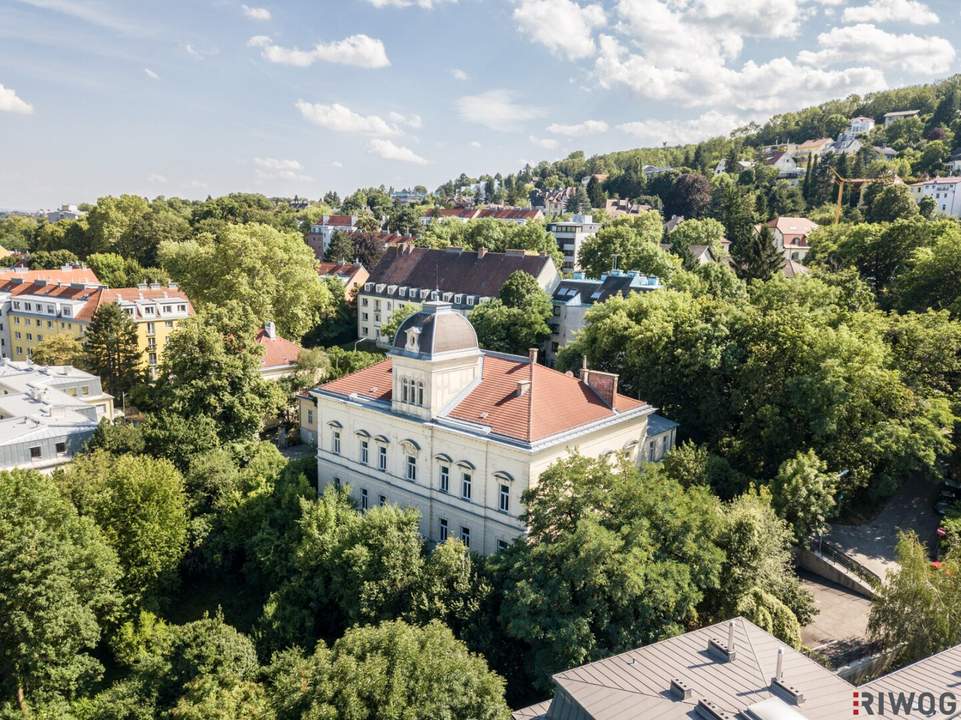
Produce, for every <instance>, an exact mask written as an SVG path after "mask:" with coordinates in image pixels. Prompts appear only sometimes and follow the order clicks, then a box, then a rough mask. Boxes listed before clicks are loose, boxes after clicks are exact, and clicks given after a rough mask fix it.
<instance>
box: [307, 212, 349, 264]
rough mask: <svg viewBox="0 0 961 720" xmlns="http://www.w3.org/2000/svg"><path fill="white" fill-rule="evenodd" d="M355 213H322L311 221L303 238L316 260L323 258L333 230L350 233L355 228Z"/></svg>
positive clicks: (332, 235)
mask: <svg viewBox="0 0 961 720" xmlns="http://www.w3.org/2000/svg"><path fill="white" fill-rule="evenodd" d="M357 229H358V228H357V216H356V215H324V216H323V217H322V218H321V219H320V222H319V223H313V224H311V226H310V231H309V232H308V233H307V237H306V238H305V239H306V241H307V244H308V245H310V247H311V249H312V250H313V251H314V255H316V256H317V259H318V260H323V259H324V256H325V255H326V254H327V248H329V247H330V241H331V239H332V238H333V237H334V233H335V232H344V233H352V232H354V231H355V230H357Z"/></svg>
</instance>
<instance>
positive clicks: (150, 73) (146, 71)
mask: <svg viewBox="0 0 961 720" xmlns="http://www.w3.org/2000/svg"><path fill="white" fill-rule="evenodd" d="M143 72H144V75H146V76H147V77H148V78H150V79H151V80H159V79H160V76H159V75H158V74H157V73H155V72H154V71H153V70H151V69H150V68H144V69H143Z"/></svg>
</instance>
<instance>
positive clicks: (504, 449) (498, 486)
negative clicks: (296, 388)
mask: <svg viewBox="0 0 961 720" xmlns="http://www.w3.org/2000/svg"><path fill="white" fill-rule="evenodd" d="M443 313H449V314H448V315H447V316H446V317H447V318H450V313H451V310H450V308H449V307H447V306H445V305H444V304H443V303H435V304H433V305H432V306H429V307H427V308H425V310H424V311H423V312H422V313H419V314H418V316H415V317H414V318H412V319H411V320H410V321H408V322H409V323H410V325H408V323H405V324H404V325H403V326H402V328H401V331H399V333H398V337H399V338H406V340H403V339H401V340H398V341H397V343H400V345H398V344H397V343H395V346H394V348H393V349H392V350H391V353H390V358H391V359H390V363H391V364H390V367H389V368H388V367H387V366H386V363H384V364H383V366H374V367H373V368H368V369H366V370H363V371H360V372H359V373H356V374H355V375H353V376H348V377H347V378H342V379H341V380H338V381H334V382H333V383H330V384H328V385H325V386H321V387H319V388H316V389H314V390H313V391H311V393H310V395H311V396H312V397H313V399H314V401H315V403H316V405H315V407H313V408H311V407H310V405H309V404H307V403H303V404H302V405H301V407H302V412H309V413H311V417H309V423H308V424H311V423H312V424H313V425H314V426H315V428H316V430H315V431H314V432H313V433H311V435H312V437H313V438H315V440H316V443H317V469H318V485H319V489H320V490H323V488H324V487H325V486H327V485H330V484H334V485H336V486H349V488H350V490H349V491H350V496H351V497H352V498H353V500H354V501H355V502H356V503H357V505H358V507H359V508H360V509H361V510H364V509H367V508H371V507H373V506H374V505H377V504H387V503H390V504H394V505H400V506H404V507H413V508H416V509H417V510H418V511H419V513H420V517H421V526H420V530H421V533H422V534H423V535H424V536H425V537H426V538H428V539H429V540H431V541H433V542H443V541H444V540H445V539H446V538H448V537H458V538H460V539H461V540H462V541H464V542H465V543H466V544H468V545H469V546H470V548H471V549H472V550H473V551H475V552H479V553H482V554H490V553H494V552H497V551H498V550H500V549H503V548H504V547H506V546H507V545H508V544H510V543H511V542H513V541H514V540H516V539H517V538H519V537H521V536H522V535H523V534H524V533H525V531H526V526H525V523H524V521H523V519H522V517H523V515H524V512H525V508H524V505H523V503H522V501H521V497H522V495H523V494H524V492H525V491H526V490H528V489H529V488H531V487H533V486H535V485H536V483H537V480H538V477H539V476H540V475H541V473H543V472H544V471H545V470H547V468H548V467H550V466H551V465H552V464H553V463H554V462H556V461H558V460H561V459H563V458H565V457H567V456H569V455H570V454H571V453H574V452H577V453H580V454H581V455H584V456H588V457H604V456H608V455H611V454H615V453H616V454H623V455H624V456H626V457H628V458H629V459H630V460H631V461H633V462H636V463H640V462H644V461H646V459H647V458H646V455H645V452H644V448H646V447H647V446H648V437H647V428H648V418H649V417H650V416H651V415H652V414H653V412H654V408H652V407H651V406H650V405H648V404H646V403H642V402H638V401H631V400H628V399H625V398H623V396H617V395H616V377H614V376H610V375H607V374H605V373H594V375H596V376H600V377H599V378H598V380H597V381H594V380H593V379H592V375H591V374H592V373H593V371H589V370H584V371H582V375H581V380H580V381H578V380H576V379H574V378H571V377H567V376H564V375H562V374H561V373H556V372H554V371H552V370H548V369H547V368H544V367H543V366H537V365H536V353H535V354H534V355H533V357H532V358H520V357H517V356H508V355H501V354H497V353H489V352H481V351H480V350H479V349H478V348H477V346H476V336H474V339H473V341H472V345H471V343H468V344H466V345H458V346H456V347H454V348H453V349H451V350H444V351H441V352H436V353H432V352H428V351H425V350H423V349H422V348H419V345H418V343H423V342H425V340H424V337H428V338H429V337H431V335H430V333H433V342H434V345H435V346H439V347H444V348H446V347H449V346H450V343H449V342H447V341H446V340H442V341H438V339H437V326H436V325H435V326H434V329H433V330H429V329H426V328H425V329H422V328H423V327H424V326H423V324H422V323H423V322H424V320H423V319H424V317H425V316H430V315H432V314H434V315H435V316H436V317H440V316H441V315H442V314H443ZM438 322H439V321H438ZM459 322H460V323H463V325H466V326H467V329H466V330H461V329H457V328H455V330H456V332H458V333H465V332H466V333H469V334H470V335H473V330H472V329H470V326H469V324H468V323H467V322H466V321H465V320H460V321H459ZM454 324H455V325H456V323H454ZM448 327H449V325H448ZM422 333H423V335H422ZM426 342H428V343H429V342H431V341H430V340H429V339H428V340H427V341H426ZM405 343H406V344H405ZM545 374H546V375H545ZM612 378H613V380H612ZM594 382H597V383H598V384H597V385H594V384H592V383H594ZM385 383H386V385H384V384H385ZM579 383H580V384H579ZM611 383H613V385H612V384H611ZM378 385H383V386H378ZM572 385H573V386H576V388H577V389H576V392H575V393H574V394H573V395H572V394H571V393H569V392H568V391H570V389H571V386H572ZM584 385H587V386H589V387H583V386H584ZM595 387H597V388H598V389H597V390H596V391H595V390H592V389H590V388H595ZM605 387H607V388H608V389H610V388H611V387H613V388H615V394H614V396H609V397H616V398H619V399H616V400H611V403H613V404H616V405H617V407H618V408H619V410H618V411H614V410H613V409H603V408H607V407H610V406H608V405H602V404H599V403H598V399H597V398H598V397H601V396H602V395H603V394H604V388H605ZM388 388H390V397H389V398H388V397H387V395H386V391H387V389H388ZM479 388H480V389H479ZM475 391H476V393H475ZM562 392H563V393H565V398H566V399H567V401H568V402H567V403H565V405H564V407H565V412H566V413H577V412H582V411H583V410H584V408H579V407H577V406H576V404H575V405H574V406H572V405H571V404H570V399H571V397H572V396H573V397H577V398H584V397H585V396H584V393H585V392H586V393H588V394H589V395H590V397H593V398H594V399H593V400H589V399H583V400H582V401H581V402H583V405H584V406H587V407H588V408H589V410H590V413H589V414H588V415H586V416H587V417H590V418H591V419H590V420H587V421H584V422H583V423H580V424H578V423H577V422H571V423H567V424H564V425H563V429H562V430H561V431H559V432H556V433H553V434H549V435H547V436H545V437H538V438H535V439H527V440H525V439H521V437H520V436H519V435H518V434H517V432H515V431H514V430H512V428H515V429H516V424H514V423H510V424H508V425H507V426H505V425H504V423H503V422H502V419H501V417H500V416H498V417H492V416H494V415H496V414H497V413H498V411H499V410H501V409H502V408H503V407H504V406H505V404H506V403H509V402H514V403H515V405H514V406H513V407H514V408H517V407H527V406H528V405H529V407H530V408H531V409H530V411H529V412H530V414H529V415H528V416H527V419H526V422H527V423H529V425H528V427H532V426H533V425H532V424H533V423H535V422H542V421H544V419H545V417H547V421H548V422H551V421H552V420H553V419H554V418H555V415H554V414H553V408H552V407H550V405H551V403H552V402H559V401H558V400H556V397H557V395H558V394H560V393H562ZM595 392H596V393H597V397H594V393H595ZM535 393H543V394H541V395H538V396H537V398H536V399H535V397H534V394H535ZM477 397H481V398H483V399H482V400H481V401H480V405H478V404H477V402H478V401H477V400H476V398H477ZM526 398H530V399H529V400H527V399H526ZM535 400H536V402H535ZM484 403H486V405H485V404H484ZM464 404H467V405H469V406H470V408H471V409H470V413H471V415H470V416H471V418H473V419H467V418H466V417H465V412H467V411H465V410H464V409H463V405H464ZM485 407H487V408H489V409H490V412H488V411H487V410H484V408H485ZM535 408H537V409H535ZM599 408H601V409H602V410H603V412H602V413H598V412H597V411H598V409H599ZM478 410H481V411H480V412H477V411H478ZM538 414H539V415H540V419H539V420H538V418H537V415H538ZM571 417H573V416H571ZM514 419H515V420H518V418H517V417H515V418H514ZM666 422H668V423H669V426H668V427H666V428H665V427H664V426H663V424H662V426H660V429H659V434H658V435H657V437H656V441H657V447H658V448H661V447H663V451H664V452H667V451H668V450H669V449H670V448H671V447H673V443H674V434H675V430H674V428H675V427H676V426H675V425H674V424H673V423H670V421H666ZM519 424H520V425H521V426H523V424H524V420H523V418H520V422H519ZM532 437H533V436H532ZM660 457H661V455H658V457H657V459H660Z"/></svg>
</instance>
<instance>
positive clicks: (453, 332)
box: [390, 301, 483, 419]
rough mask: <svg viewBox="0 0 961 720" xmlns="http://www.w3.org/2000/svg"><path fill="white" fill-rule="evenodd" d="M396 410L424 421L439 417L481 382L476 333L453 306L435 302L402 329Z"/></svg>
mask: <svg viewBox="0 0 961 720" xmlns="http://www.w3.org/2000/svg"><path fill="white" fill-rule="evenodd" d="M390 354H391V356H392V358H393V393H392V399H391V409H392V410H393V411H394V412H397V413H404V414H407V415H415V416H417V417H421V418H424V419H430V418H433V417H437V416H438V415H440V414H442V412H443V411H444V410H445V409H446V408H447V406H448V405H450V403H451V402H452V401H453V400H455V399H459V398H461V397H463V394H464V392H465V391H466V390H467V389H468V388H471V387H473V386H474V385H476V384H477V383H478V382H480V380H481V377H482V375H483V355H482V353H481V351H480V347H479V346H478V344H477V333H475V332H474V326H473V325H471V324H470V321H468V320H467V318H465V317H464V316H463V315H461V314H460V313H457V312H455V311H454V310H453V308H452V307H451V304H450V303H446V302H437V301H431V302H426V303H424V306H423V308H422V309H421V310H420V311H419V312H417V313H415V314H414V315H411V316H410V317H409V318H407V319H406V320H405V321H404V322H403V324H402V325H401V326H400V327H399V328H398V329H397V334H396V335H395V336H394V343H393V346H392V347H391V350H390Z"/></svg>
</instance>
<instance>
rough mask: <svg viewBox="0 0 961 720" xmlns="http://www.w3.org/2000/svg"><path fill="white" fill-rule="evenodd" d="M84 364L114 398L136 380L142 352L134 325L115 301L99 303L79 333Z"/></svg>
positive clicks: (137, 379)
mask: <svg viewBox="0 0 961 720" xmlns="http://www.w3.org/2000/svg"><path fill="white" fill-rule="evenodd" d="M83 353H84V365H85V366H86V367H87V369H88V370H90V372H92V373H93V374H94V375H99V376H100V380H101V381H102V382H103V384H104V386H105V387H106V389H107V392H109V393H110V394H111V395H113V396H114V397H120V396H121V394H122V393H125V392H127V391H128V390H130V388H132V387H133V386H134V385H135V384H136V383H137V382H139V380H140V366H141V363H142V361H143V353H142V352H141V350H140V348H139V347H138V346H137V326H136V325H134V322H133V320H131V319H130V317H129V316H128V315H127V313H125V312H124V311H123V309H122V308H121V307H120V305H118V304H117V303H107V304H106V305H101V306H100V307H99V308H98V309H97V311H96V312H95V313H94V314H93V318H92V319H91V320H90V326H89V327H88V328H87V332H86V333H85V334H84V336H83Z"/></svg>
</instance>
